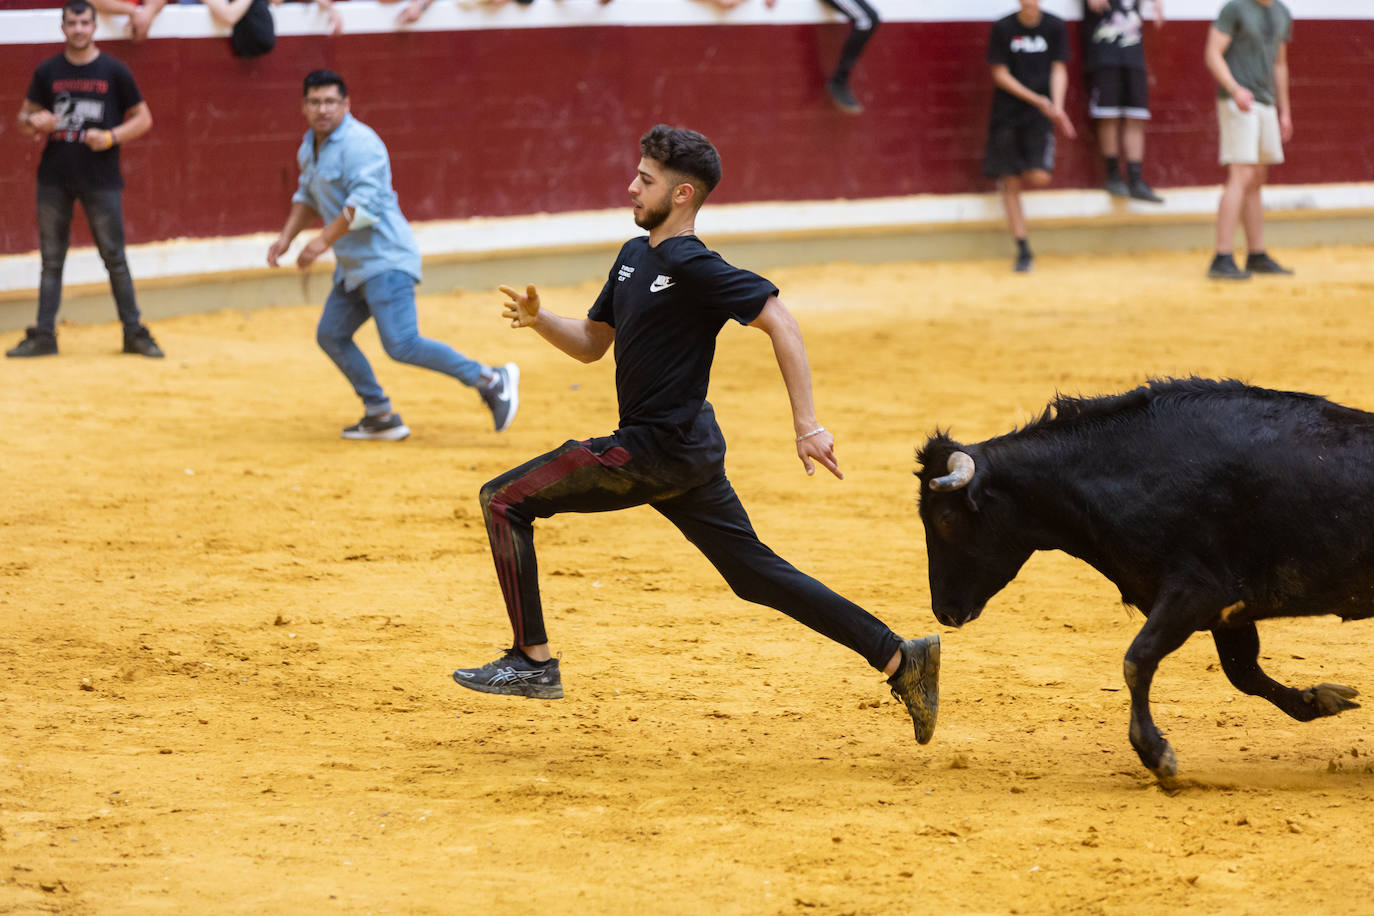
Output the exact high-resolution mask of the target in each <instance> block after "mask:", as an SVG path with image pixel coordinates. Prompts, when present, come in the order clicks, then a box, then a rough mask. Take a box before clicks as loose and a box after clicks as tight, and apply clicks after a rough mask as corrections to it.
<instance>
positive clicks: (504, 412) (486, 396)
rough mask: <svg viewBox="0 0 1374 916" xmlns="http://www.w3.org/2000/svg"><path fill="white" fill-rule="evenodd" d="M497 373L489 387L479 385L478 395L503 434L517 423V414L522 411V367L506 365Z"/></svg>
mask: <svg viewBox="0 0 1374 916" xmlns="http://www.w3.org/2000/svg"><path fill="white" fill-rule="evenodd" d="M495 371H496V376H495V378H493V379H492V380H491V382H490V383H489V384H487V385H479V386H478V387H477V393H478V394H480V395H481V396H482V403H484V404H486V405H487V409H488V410H490V411H491V419H492V421H493V422H495V424H496V431H497V432H498V433H503V432H505V431H506V430H507V429H509V428H510V425H511V424H512V423H514V422H515V412H516V411H517V410H519V409H520V367H519V366H517V365H516V364H515V363H506V364H505V365H504V366H502V367H501V368H499V369H497V370H495Z"/></svg>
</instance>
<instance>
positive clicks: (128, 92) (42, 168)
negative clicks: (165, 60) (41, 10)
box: [26, 54, 143, 191]
mask: <svg viewBox="0 0 1374 916" xmlns="http://www.w3.org/2000/svg"><path fill="white" fill-rule="evenodd" d="M26 98H28V100H29V101H30V102H33V103H34V104H36V105H41V106H43V107H44V108H46V109H47V110H48V111H51V112H52V113H53V114H55V115H57V129H56V130H54V131H53V132H52V133H51V134H49V135H48V144H47V146H45V147H44V148H43V158H42V159H41V160H40V161H39V163H38V181H39V182H40V183H42V184H48V185H60V186H62V187H67V188H72V189H74V190H106V191H107V190H112V189H117V188H122V187H124V177H123V175H121V174H120V171H119V145H118V144H115V145H114V146H112V147H110V148H109V149H107V150H102V151H100V152H96V151H95V150H93V149H91V148H90V147H88V146H86V144H84V143H82V142H81V139H82V137H83V135H84V134H85V132H86V131H87V130H92V129H98V130H110V129H111V128H114V127H118V126H119V125H120V124H122V123H124V115H125V113H126V112H128V110H129V109H130V108H133V107H134V106H135V105H137V104H138V103H139V102H142V101H143V96H142V95H141V94H140V93H139V91H138V84H137V83H135V82H134V76H133V74H132V73H130V72H129V68H128V67H126V66H124V64H122V63H120V62H119V61H117V60H115V59H114V58H113V57H111V56H110V55H108V54H101V55H100V56H98V57H97V58H96V59H95V60H93V61H91V62H90V63H89V64H82V65H81V66H77V65H76V64H73V63H72V62H71V61H69V60H67V58H66V57H64V56H63V55H61V54H59V55H57V56H56V57H50V58H48V59H47V60H45V61H43V63H41V64H39V65H38V68H37V69H36V70H34V71H33V81H32V82H30V83H29V91H28V95H27V96H26Z"/></svg>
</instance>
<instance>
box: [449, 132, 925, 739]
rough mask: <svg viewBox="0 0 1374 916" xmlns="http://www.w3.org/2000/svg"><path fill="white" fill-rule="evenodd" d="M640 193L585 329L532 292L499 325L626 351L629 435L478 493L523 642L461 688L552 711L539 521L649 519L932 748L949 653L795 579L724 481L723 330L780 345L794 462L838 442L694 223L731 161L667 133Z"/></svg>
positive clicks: (757, 287)
mask: <svg viewBox="0 0 1374 916" xmlns="http://www.w3.org/2000/svg"><path fill="white" fill-rule="evenodd" d="M640 151H641V153H642V158H641V159H640V161H639V166H638V169H637V172H636V175H635V178H634V181H633V182H631V184H630V188H629V191H630V199H631V200H632V201H633V202H634V220H635V224H636V225H638V226H639V227H640V228H642V229H647V230H648V231H649V234H648V236H640V237H638V238H634V239H631V240H630V241H628V242H626V243H625V245H624V247H622V248H621V249H620V254H619V256H618V257H617V258H616V260H615V264H614V265H613V266H612V268H611V270H610V275H609V276H608V277H607V279H606V285H605V286H604V287H603V288H602V290H601V294H600V295H599V296H597V299H596V302H595V303H593V305H592V308H591V311H590V312H588V314H587V317H586V318H563V317H561V316H558V315H555V314H553V313H552V312H550V311H548V310H547V309H544V308H542V307H541V305H540V301H539V294H538V293H537V292H536V290H535V288H534V287H533V286H529V287H527V288H526V289H525V291H524V292H518V291H516V290H514V289H511V288H510V287H507V286H503V287H501V289H502V291H503V292H504V293H505V294H506V295H507V296H508V297H509V298H510V300H511V301H510V302H509V303H508V304H507V306H506V310H505V312H504V316H505V317H506V318H509V319H510V321H511V325H512V326H514V327H528V328H533V329H534V330H535V331H536V332H537V333H538V334H539V335H540V336H541V337H543V338H544V339H545V340H547V341H548V342H549V343H551V344H553V345H554V346H555V347H557V348H558V349H560V350H562V351H563V352H565V353H567V354H568V355H569V356H572V357H573V358H575V359H579V360H581V361H583V362H592V361H594V360H597V359H600V358H601V357H602V356H603V355H605V353H606V351H607V350H608V349H610V348H611V346H612V344H614V346H615V362H616V372H615V384H616V396H617V399H618V401H619V404H620V425H619V428H618V429H617V430H616V431H615V432H614V433H612V434H611V435H609V436H601V437H598V438H593V439H585V440H582V441H571V440H570V441H568V442H565V443H564V444H563V445H562V446H560V447H559V448H556V449H554V450H553V451H551V452H548V453H547V454H544V455H540V456H539V457H538V458H535V459H534V460H532V461H528V462H526V463H525V464H523V465H521V466H520V467H518V468H515V469H514V470H511V471H507V472H506V473H505V474H502V475H501V476H499V477H497V478H496V479H495V480H492V481H490V482H488V483H487V484H486V485H485V486H483V487H482V492H481V502H482V513H483V515H484V517H485V519H486V524H487V535H488V537H489V539H490V541H491V551H492V556H493V558H494V559H495V562H496V574H497V578H498V579H499V581H500V584H501V592H502V595H503V596H504V598H505V602H506V611H507V613H508V614H509V616H510V622H511V628H512V630H513V631H514V642H513V645H512V647H511V648H510V649H509V650H508V651H507V652H506V653H505V655H503V656H502V657H501V658H499V659H497V660H496V661H493V662H490V663H488V664H486V665H483V666H481V667H479V668H460V669H459V670H457V671H455V672H453V679H454V680H455V681H457V682H458V683H459V684H461V685H462V686H464V687H468V688H470V689H473V690H479V691H482V692H484V693H502V694H513V695H516V696H526V697H537V698H540V699H558V698H559V697H562V696H563V683H562V678H561V675H560V673H559V666H558V660H557V659H555V658H553V657H552V655H551V653H550V652H549V645H548V636H547V634H546V633H545V631H544V617H543V611H542V607H541V604H540V596H539V581H538V568H537V565H536V562H535V555H534V520H535V519H536V518H548V517H549V516H552V515H555V514H557V513H559V512H603V511H607V510H611V509H624V508H628V507H630V506H642V505H649V506H652V507H653V508H654V509H656V510H657V511H658V512H659V513H660V514H661V515H663V516H664V517H665V518H667V519H668V520H669V521H670V522H672V523H673V524H674V525H676V526H677V527H678V529H679V530H680V531H681V532H682V533H683V534H684V535H685V536H686V537H687V540H689V541H691V542H692V544H694V545H695V546H696V547H697V549H698V550H700V551H701V552H702V553H703V554H705V555H706V558H707V559H708V560H710V561H711V563H712V565H714V566H715V567H716V569H717V570H719V571H720V573H721V575H723V576H724V577H725V580H726V582H727V583H729V585H730V587H731V588H732V589H733V590H734V592H735V593H736V594H737V595H739V596H740V597H741V598H744V599H745V600H747V601H753V602H755V603H758V604H764V605H767V606H769V607H772V608H776V609H777V610H779V611H782V612H783V613H785V614H787V615H789V616H791V617H792V618H794V619H796V620H798V621H800V622H801V623H804V624H806V625H807V626H809V627H811V628H812V629H814V630H816V631H817V632H819V633H821V634H823V635H825V636H828V637H830V638H831V639H833V640H835V641H836V642H838V643H840V644H841V645H844V646H847V647H849V648H850V649H853V650H854V651H855V652H857V653H859V654H860V655H862V656H863V658H864V659H865V660H866V661H867V662H868V663H869V664H870V665H872V666H873V667H874V668H876V669H878V670H880V671H882V672H883V673H884V674H886V675H888V683H889V685H890V686H891V687H892V692H893V694H894V695H895V696H896V697H898V698H899V699H900V700H902V701H903V703H905V705H906V707H907V711H908V712H909V713H910V715H911V719H912V722H913V723H914V725H915V730H916V740H917V741H919V742H920V743H922V744H924V743H926V742H927V741H929V740H930V736H931V733H932V732H933V730H934V728H935V718H936V713H937V709H938V704H939V683H938V679H939V665H940V639H939V637H938V636H927V637H925V638H924V639H910V640H903V639H901V638H900V637H899V636H897V634H895V633H893V632H892V630H891V629H889V628H888V626H887V625H886V624H884V623H883V622H882V621H880V620H878V619H877V618H876V617H874V616H873V615H871V614H869V613H868V612H867V611H865V610H864V609H863V608H861V607H859V606H858V605H856V604H854V603H852V602H850V601H848V600H846V599H844V598H842V597H840V596H839V595H837V594H836V593H835V592H833V591H831V590H830V589H829V588H827V587H826V586H824V585H822V584H821V583H820V582H818V581H816V580H815V579H813V578H811V577H810V576H807V575H805V574H803V573H801V572H799V571H798V570H797V569H796V568H794V567H793V566H792V565H790V564H789V563H787V562H786V561H784V560H783V559H781V558H780V557H778V555H777V554H775V553H773V551H771V550H769V549H768V547H766V546H765V545H764V544H763V543H762V542H761V541H759V539H758V536H757V535H756V534H755V533H754V529H753V527H752V526H751V525H750V523H749V517H748V515H746V514H745V511H744V508H743V507H742V506H741V505H740V502H739V498H738V497H737V496H736V495H735V491H734V488H733V487H731V486H730V481H729V480H728V479H727V478H726V476H725V465H724V459H725V439H724V437H723V436H722V435H721V431H720V427H719V426H717V425H716V419H715V414H714V412H713V411H712V409H711V405H710V404H709V403H708V402H707V401H706V391H707V386H708V384H709V382H710V374H711V362H712V359H713V358H714V356H715V346H716V335H717V334H719V333H720V330H721V328H723V327H724V326H725V323H726V322H727V321H731V320H734V321H738V322H740V323H741V324H746V325H749V326H750V327H754V328H758V329H759V330H761V331H763V332H764V333H765V334H767V335H768V337H769V338H770V339H771V341H772V345H773V352H774V354H775V356H776V358H777V361H778V368H779V369H780V370H781V371H782V377H783V382H784V384H785V385H786V387H787V395H788V398H789V400H790V401H791V405H792V424H793V429H794V430H795V432H796V449H797V457H798V458H800V459H801V462H802V466H803V467H804V468H805V469H806V473H808V474H811V473H813V472H814V470H815V464H816V463H819V464H820V465H821V466H822V467H824V468H825V469H826V470H828V471H830V472H831V473H832V474H834V475H835V476H836V477H841V478H842V477H843V475H841V474H840V470H839V466H838V465H837V464H836V462H835V440H834V437H833V436H832V435H831V434H830V433H829V432H828V431H827V430H826V429H825V427H823V426H821V425H820V423H819V422H818V421H817V419H816V413H815V407H814V404H813V401H812V397H811V369H810V366H809V364H808V362H807V358H806V349H805V347H804V346H803V344H802V338H801V330H800V328H799V327H798V325H797V322H796V319H795V318H793V317H792V314H791V313H790V312H789V311H788V310H787V309H786V308H785V307H784V306H783V304H782V302H781V301H780V300H779V299H778V288H777V287H776V286H774V285H773V284H772V283H770V282H768V281H767V280H765V279H764V278H763V277H760V276H759V275H757V274H754V273H751V272H749V271H747V270H741V269H739V268H736V267H732V266H730V265H729V264H727V263H726V262H725V261H724V260H723V259H722V258H721V257H720V255H718V254H716V253H715V252H713V251H711V250H710V249H708V248H707V247H706V246H705V245H703V244H702V242H701V240H700V239H699V238H697V236H696V234H695V232H694V231H693V223H694V221H695V218H696V214H697V211H698V210H699V209H700V208H701V205H702V203H703V202H704V201H705V199H706V195H707V194H709V193H710V192H711V190H712V189H714V188H715V186H716V184H717V182H719V181H720V174H721V170H720V157H719V155H718V154H717V153H716V149H715V147H714V146H712V145H711V143H710V141H709V140H707V139H706V138H705V137H703V136H702V135H701V134H699V133H697V132H696V131H691V130H685V129H681V128H670V127H668V126H666V125H662V124H660V125H659V126H657V127H655V128H653V129H652V130H651V131H649V132H648V133H647V134H645V135H644V136H643V137H642V138H641V140H640Z"/></svg>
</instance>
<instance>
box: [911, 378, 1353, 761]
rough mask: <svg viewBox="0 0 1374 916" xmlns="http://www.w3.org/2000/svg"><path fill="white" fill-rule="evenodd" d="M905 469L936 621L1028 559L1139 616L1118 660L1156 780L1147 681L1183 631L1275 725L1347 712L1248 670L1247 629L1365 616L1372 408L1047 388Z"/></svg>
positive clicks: (948, 620) (1211, 388) (1241, 393)
mask: <svg viewBox="0 0 1374 916" xmlns="http://www.w3.org/2000/svg"><path fill="white" fill-rule="evenodd" d="M917 462H918V463H919V465H920V467H919V468H918V469H917V471H916V474H917V476H918V477H919V478H920V480H921V499H920V515H921V521H922V522H923V524H924V525H925V533H926V550H927V553H928V557H929V566H930V591H931V606H932V608H933V610H934V612H935V616H936V618H937V619H939V621H940V622H941V623H944V624H947V625H950V626H962V625H963V624H965V623H967V622H969V621H970V620H973V619H975V618H976V617H978V615H979V614H981V613H982V611H983V607H984V606H985V605H986V604H987V602H988V600H989V599H990V598H992V596H993V595H996V594H997V593H998V592H999V591H1001V590H1002V588H1004V587H1005V586H1006V585H1007V583H1009V582H1010V581H1011V580H1012V579H1013V578H1015V576H1016V574H1017V573H1018V572H1019V571H1020V569H1021V567H1022V565H1023V564H1024V563H1025V562H1026V560H1027V559H1029V558H1030V556H1031V554H1033V553H1034V552H1035V551H1037V550H1062V551H1064V552H1065V553H1068V554H1070V555H1071V556H1074V557H1077V558H1079V559H1081V560H1083V561H1084V562H1086V563H1088V564H1090V565H1091V566H1092V567H1093V568H1094V569H1096V570H1097V571H1098V572H1100V573H1102V575H1104V576H1106V577H1107V578H1108V579H1109V580H1111V582H1112V583H1113V584H1115V585H1116V587H1117V588H1118V589H1120V591H1121V598H1122V601H1124V602H1125V603H1127V604H1129V605H1132V606H1134V607H1136V608H1139V609H1140V610H1141V611H1142V612H1143V613H1144V614H1145V617H1146V621H1145V625H1144V626H1143V627H1142V628H1141V629H1140V632H1139V633H1137V634H1136V636H1135V639H1134V640H1132V642H1131V645H1130V648H1129V649H1127V651H1126V657H1125V662H1124V666H1123V667H1124V671H1125V678H1126V684H1127V686H1128V687H1129V689H1130V692H1131V719H1130V739H1131V744H1132V746H1133V747H1134V748H1135V750H1136V753H1137V754H1138V755H1139V756H1140V760H1141V762H1142V763H1144V764H1145V766H1146V767H1147V768H1149V769H1150V771H1151V772H1153V773H1154V774H1155V776H1156V777H1157V778H1158V779H1159V780H1160V782H1161V783H1163V784H1165V785H1171V784H1174V783H1175V782H1176V777H1177V774H1178V764H1177V761H1176V759H1175V756H1174V751H1173V748H1172V747H1170V745H1169V742H1168V741H1166V740H1165V739H1164V736H1163V735H1161V734H1160V732H1159V729H1158V728H1157V727H1156V726H1155V724H1154V720H1153V718H1152V716H1151V714H1150V683H1151V681H1152V679H1153V678H1154V675H1155V671H1156V669H1157V668H1158V666H1159V663H1160V661H1161V660H1162V659H1163V658H1164V657H1165V656H1166V655H1168V654H1169V653H1170V652H1173V651H1174V650H1175V649H1177V648H1178V647H1179V646H1181V645H1183V643H1184V642H1185V641H1186V640H1187V639H1188V637H1189V636H1191V635H1192V634H1193V633H1195V632H1197V631H1199V630H1210V631H1211V633H1212V639H1213V641H1214V642H1215V644H1216V647H1217V653H1218V655H1219V656H1220V659H1221V666H1222V670H1223V671H1224V672H1225V674H1226V677H1227V678H1228V679H1229V680H1230V681H1231V683H1232V684H1233V685H1235V686H1236V687H1237V688H1239V689H1240V690H1242V691H1243V692H1245V693H1247V694H1252V695H1254V696H1258V697H1263V698H1264V699H1266V700H1268V701H1269V702H1271V703H1273V704H1274V705H1275V706H1277V707H1278V708H1279V709H1281V710H1283V711H1284V712H1285V713H1287V714H1288V715H1289V716H1291V717H1293V718H1294V719H1297V720H1299V721H1303V722H1306V721H1310V720H1312V719H1316V718H1320V717H1323V716H1332V715H1336V714H1337V713H1340V712H1343V711H1344V710H1347V709H1355V708H1358V706H1359V704H1357V703H1355V702H1354V701H1353V699H1352V698H1353V697H1354V696H1356V695H1357V691H1356V690H1354V689H1353V688H1351V687H1346V686H1343V685H1340V684H1318V685H1316V686H1313V687H1307V688H1301V689H1300V688H1293V687H1288V686H1285V685H1283V684H1280V683H1278V682H1277V681H1275V680H1274V679H1273V678H1271V677H1269V676H1268V675H1267V674H1265V673H1264V671H1263V670H1262V669H1261V668H1260V666H1259V648H1260V643H1259V633H1258V630H1257V629H1256V627H1255V622H1256V621H1258V620H1264V619H1267V618H1271V617H1305V616H1314V615H1318V614H1334V615H1336V616H1338V617H1341V618H1343V619H1346V620H1354V619H1362V618H1365V617H1369V616H1374V414H1370V413H1366V412H1364V411H1360V410H1354V409H1352V408H1348V407H1343V406H1341V405H1338V404H1334V403H1332V402H1330V401H1328V400H1326V399H1324V398H1321V397H1318V396H1315V395H1310V394H1301V393H1295V392H1282V391H1270V390H1267V389H1262V388H1254V387H1250V386H1247V385H1245V384H1242V383H1240V382H1237V381H1211V380H1206V379H1197V378H1191V379H1181V380H1152V381H1150V382H1148V383H1147V384H1146V385H1144V386H1142V387H1140V388H1137V389H1135V390H1133V391H1129V392H1126V393H1124V394H1120V395H1113V396H1108V397H1100V398H1070V397H1062V396H1061V397H1058V398H1056V399H1055V400H1054V401H1052V402H1051V403H1050V405H1049V406H1048V407H1046V409H1045V411H1044V413H1043V414H1042V415H1041V417H1040V418H1039V419H1037V420H1035V421H1034V422H1032V423H1029V424H1027V425H1026V426H1025V427H1023V428H1021V429H1018V430H1015V431H1013V432H1011V433H1008V434H1007V435H1004V436H1000V437H997V438H994V439H989V440H987V441H985V442H980V443H976V444H973V445H964V444H961V443H958V442H956V441H954V440H953V439H951V438H950V437H949V436H948V435H945V434H943V433H937V434H936V435H934V436H932V437H931V438H930V439H929V440H928V441H927V442H926V444H925V446H924V447H922V448H921V449H920V450H919V452H918V453H917Z"/></svg>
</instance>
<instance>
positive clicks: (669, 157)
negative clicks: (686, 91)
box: [639, 124, 720, 200]
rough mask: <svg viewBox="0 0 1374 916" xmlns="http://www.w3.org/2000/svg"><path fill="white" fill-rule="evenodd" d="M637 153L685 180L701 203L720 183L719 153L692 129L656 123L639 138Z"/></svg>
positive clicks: (708, 141) (709, 142)
mask: <svg viewBox="0 0 1374 916" xmlns="http://www.w3.org/2000/svg"><path fill="white" fill-rule="evenodd" d="M639 151H640V153H641V154H642V155H643V156H644V158H646V159H653V160H655V161H657V162H661V163H663V166H664V168H666V169H669V170H670V171H673V172H677V173H679V174H681V175H683V176H685V177H686V178H688V179H689V180H690V181H691V183H692V184H693V185H694V186H695V187H696V188H697V190H698V191H699V192H700V194H701V199H702V200H705V199H706V195H707V194H710V193H711V192H712V191H713V190H715V187H716V185H718V184H720V153H718V152H716V148H715V147H714V146H712V145H711V141H710V140H707V139H706V137H704V136H703V135H701V134H699V133H697V132H696V131H694V130H688V129H687V128H685V127H669V126H668V125H667V124H657V125H655V126H654V127H652V128H650V129H649V132H648V133H647V134H645V135H644V136H642V137H640V138H639Z"/></svg>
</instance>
